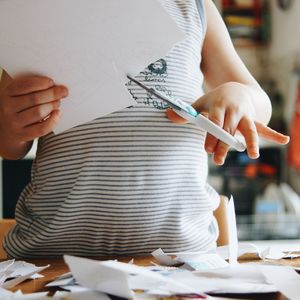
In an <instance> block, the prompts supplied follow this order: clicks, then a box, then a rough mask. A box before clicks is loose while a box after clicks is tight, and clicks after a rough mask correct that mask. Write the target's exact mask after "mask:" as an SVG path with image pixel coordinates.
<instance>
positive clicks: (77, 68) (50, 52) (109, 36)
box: [0, 0, 185, 133]
mask: <svg viewBox="0 0 300 300" xmlns="http://www.w3.org/2000/svg"><path fill="white" fill-rule="evenodd" d="M124 12H126V13H124ZM54 16H55V17H54ZM153 16H155V17H154V18H155V20H154V19H153ZM184 37H185V35H184V33H183V32H182V31H181V30H180V29H179V28H178V27H177V25H176V23H175V21H174V20H173V19H172V18H171V16H170V15H169V14H168V13H167V12H166V10H165V9H164V8H163V7H162V6H161V5H160V3H159V2H158V1H157V0H143V1H140V0H122V1H119V0H110V1H99V0H85V1H74V0H26V1H24V0H1V1H0V49H1V52H0V66H1V67H2V68H3V69H5V70H6V71H7V72H8V73H9V74H10V75H12V76H16V75H19V74H38V75H45V76H49V77H51V78H52V79H53V80H54V81H55V83H56V84H64V85H66V86H67V87H68V88H69V96H68V98H67V99H65V100H63V101H62V104H61V110H62V118H61V120H60V122H59V124H58V126H57V127H56V129H55V132H56V133H60V132H62V131H65V130H67V129H69V128H72V127H74V126H76V125H79V124H83V123H86V122H88V121H91V120H93V119H95V118H98V117H101V116H104V115H106V114H109V113H112V112H114V111H117V110H120V109H123V108H125V107H128V106H131V105H134V104H135V101H134V100H133V98H132V97H131V95H130V94H129V93H128V91H127V88H126V87H125V83H127V81H128V80H127V78H126V74H127V73H130V74H132V75H133V76H134V75H136V74H138V73H139V72H140V71H142V70H143V69H144V68H146V67H147V66H148V65H149V64H150V63H152V62H154V61H156V60H158V59H160V58H161V57H164V56H165V55H166V54H167V52H168V51H169V50H170V49H171V48H172V46H174V44H175V43H177V42H178V41H180V40H182V39H184Z"/></svg>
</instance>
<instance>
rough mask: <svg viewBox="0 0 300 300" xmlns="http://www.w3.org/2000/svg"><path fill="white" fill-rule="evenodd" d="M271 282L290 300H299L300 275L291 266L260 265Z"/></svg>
mask: <svg viewBox="0 0 300 300" xmlns="http://www.w3.org/2000/svg"><path fill="white" fill-rule="evenodd" d="M259 268H260V270H261V271H262V273H263V274H264V276H265V277H266V279H267V281H268V282H269V283H270V284H273V285H274V286H276V287H277V288H278V290H279V291H280V292H281V293H282V294H283V295H285V296H286V297H287V298H288V299H290V300H299V295H300V276H299V274H298V273H297V272H296V271H295V270H293V268H291V267H289V266H265V265H262V266H259Z"/></svg>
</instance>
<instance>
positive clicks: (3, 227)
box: [0, 219, 16, 259]
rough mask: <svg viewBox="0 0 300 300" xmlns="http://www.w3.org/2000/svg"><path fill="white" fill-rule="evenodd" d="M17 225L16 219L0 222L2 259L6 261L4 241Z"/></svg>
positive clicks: (0, 254) (0, 257)
mask: <svg viewBox="0 0 300 300" xmlns="http://www.w3.org/2000/svg"><path fill="white" fill-rule="evenodd" d="M15 225H16V220H15V219H2V220H0V241H1V244H0V259H6V258H7V254H6V252H5V251H4V249H3V240H4V237H5V236H6V234H7V233H8V232H9V231H10V229H11V228H12V227H14V226H15Z"/></svg>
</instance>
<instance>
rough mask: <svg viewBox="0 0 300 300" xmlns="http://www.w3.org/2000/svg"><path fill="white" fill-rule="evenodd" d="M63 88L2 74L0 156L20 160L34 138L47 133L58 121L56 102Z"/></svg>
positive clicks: (41, 80) (42, 80)
mask: <svg viewBox="0 0 300 300" xmlns="http://www.w3.org/2000/svg"><path fill="white" fill-rule="evenodd" d="M67 93H68V91H67V89H66V88H65V87H63V86H55V85H54V83H53V81H52V80H51V79H49V78H47V77H41V76H26V77H20V78H17V79H14V80H13V79H11V78H10V77H9V76H8V75H7V73H6V72H3V74H2V78H1V81H0V156H2V157H4V158H7V159H19V158H22V157H24V156H25V155H26V154H27V153H28V151H29V150H30V148H31V146H32V141H33V140H34V139H35V138H38V137H41V136H43V135H46V134H47V133H49V132H51V131H52V130H53V128H54V127H55V125H56V123H57V121H58V120H59V116H60V113H59V102H60V99H61V98H63V97H65V96H67Z"/></svg>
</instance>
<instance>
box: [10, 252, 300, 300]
mask: <svg viewBox="0 0 300 300" xmlns="http://www.w3.org/2000/svg"><path fill="white" fill-rule="evenodd" d="M93 259H100V258H93ZM102 259H103V258H102ZM105 259H108V258H105ZM109 259H115V257H110V258H109ZM118 260H120V261H123V262H128V261H130V260H131V258H128V257H124V258H118ZM25 261H26V262H31V263H33V264H35V265H37V266H44V265H47V264H49V265H50V267H49V268H47V269H45V270H44V271H42V272H41V274H42V275H44V277H42V278H38V279H34V280H26V281H24V282H23V283H21V284H19V285H17V286H16V287H14V288H13V289H11V291H16V290H21V291H22V292H23V293H35V292H41V291H50V294H51V293H52V294H53V293H54V291H55V288H47V287H45V285H46V284H47V283H49V282H51V281H53V280H54V279H55V278H56V277H57V276H59V275H61V274H63V273H66V272H69V269H68V267H67V265H66V264H65V263H64V261H63V259H62V258H61V259H25ZM150 261H154V259H153V257H152V256H151V257H150V256H140V257H134V263H135V264H137V265H140V266H147V265H149V264H150ZM239 261H240V262H241V263H243V262H250V261H251V262H255V263H256V262H257V263H259V262H260V260H259V259H257V258H256V257H254V256H253V255H244V256H243V257H242V258H240V259H239ZM277 262H278V261H277ZM279 263H280V264H283V265H289V266H294V267H300V258H297V259H292V260H290V259H284V260H283V259H282V260H280V261H279ZM226 296H228V297H230V298H237V299H256V300H258V299H259V300H284V299H286V298H285V297H283V296H282V295H281V294H280V293H272V294H261V295H258V294H256V295H226ZM220 297H221V296H220ZM222 297H225V296H224V295H222Z"/></svg>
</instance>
